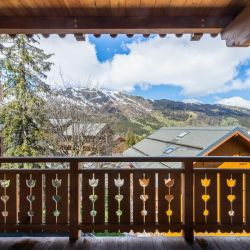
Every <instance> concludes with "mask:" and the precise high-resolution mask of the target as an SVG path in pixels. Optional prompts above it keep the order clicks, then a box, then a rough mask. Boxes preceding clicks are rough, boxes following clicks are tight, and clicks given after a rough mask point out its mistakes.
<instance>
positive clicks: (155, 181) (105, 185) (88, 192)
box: [0, 157, 250, 241]
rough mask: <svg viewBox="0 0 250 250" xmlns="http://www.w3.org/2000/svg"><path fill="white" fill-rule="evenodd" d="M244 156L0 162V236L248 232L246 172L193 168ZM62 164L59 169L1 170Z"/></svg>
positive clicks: (189, 235) (249, 209) (247, 159)
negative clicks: (110, 165)
mask: <svg viewBox="0 0 250 250" xmlns="http://www.w3.org/2000/svg"><path fill="white" fill-rule="evenodd" d="M89 162H91V163H96V164H99V163H102V162H106V163H107V162H109V163H116V162H120V163H121V162H124V163H125V162H182V163H183V167H182V168H178V169H170V168H167V167H165V168H160V169H146V168H145V169H141V168H140V169H138V168H137V169H127V168H115V169H108V168H107V169H106V168H101V167H100V168H90V169H85V168H82V165H83V164H86V163H89ZM195 162H216V164H218V162H250V157H143V158H141V157H140V158H139V157H78V158H70V157H65V158H62V157H40V158H3V157H2V158H0V163H1V165H2V168H1V169H0V198H1V200H0V231H1V232H67V233H69V237H70V239H77V238H78V237H79V232H80V231H83V232H92V231H95V232H98V231H104V230H108V231H110V232H114V231H120V232H129V231H130V230H133V231H137V232H138V231H140V232H141V231H144V230H145V231H150V232H153V231H155V230H159V231H161V232H167V231H169V230H170V231H183V233H184V237H185V238H186V240H188V241H192V240H193V235H194V231H195V232H206V231H208V232H211V231H213V232H215V231H217V230H220V231H222V232H231V231H233V232H242V231H243V230H245V231H247V232H249V231H250V169H219V168H194V167H193V164H194V163H195ZM17 163H18V164H24V163H25V164H29V166H32V164H37V163H40V164H44V163H47V164H48V163H60V164H61V163H63V164H64V168H60V169H47V168H44V169H33V168H31V169H8V168H6V169H5V168H4V167H5V165H11V166H13V165H14V166H16V165H15V164H17Z"/></svg>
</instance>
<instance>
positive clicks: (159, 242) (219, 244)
mask: <svg viewBox="0 0 250 250" xmlns="http://www.w3.org/2000/svg"><path fill="white" fill-rule="evenodd" d="M0 249H1V250H7V249H9V250H14V249H17V250H28V249H33V250H41V249H47V250H55V249H56V250H57V249H58V250H67V249H73V250H76V249H77V250H80V249H81V250H82V249H84V250H96V249H101V250H116V249H117V250H151V249H153V250H158V249H159V250H162V249H167V250H171V249H174V250H182V249H221V250H223V249H225V250H233V249H237V250H242V249H250V237H232V236H230V237H196V239H195V242H194V243H193V244H192V245H189V244H188V243H186V242H185V241H184V239H183V238H182V237H154V238H149V237H139V238H138V237H96V238H92V237H85V238H81V239H80V240H78V241H76V242H74V243H73V242H69V240H68V238H67V237H6V238H5V237H2V238H0Z"/></svg>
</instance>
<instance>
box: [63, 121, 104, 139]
mask: <svg viewBox="0 0 250 250" xmlns="http://www.w3.org/2000/svg"><path fill="white" fill-rule="evenodd" d="M106 125H107V124H106V123H80V124H71V125H70V126H68V127H67V128H66V129H65V131H64V135H65V136H72V135H73V134H75V135H80V134H81V135H83V136H97V135H98V134H99V133H100V132H101V130H102V129H103V128H104V127H105V126H106Z"/></svg>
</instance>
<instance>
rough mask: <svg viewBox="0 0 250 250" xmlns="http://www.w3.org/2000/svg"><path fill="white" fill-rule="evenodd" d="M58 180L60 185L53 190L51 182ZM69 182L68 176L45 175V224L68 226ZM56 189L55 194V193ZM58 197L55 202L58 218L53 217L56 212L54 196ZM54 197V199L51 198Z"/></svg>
mask: <svg viewBox="0 0 250 250" xmlns="http://www.w3.org/2000/svg"><path fill="white" fill-rule="evenodd" d="M56 179H58V180H59V181H61V185H60V186H59V187H57V188H55V187H54V186H53V185H52V181H53V180H56ZM68 187H69V182H68V174H60V173H59V174H47V175H46V193H45V194H46V198H45V199H46V223H47V224H68V222H69V190H68ZM56 189H57V192H56ZM57 195H58V196H59V199H60V200H59V201H58V202H57V210H58V211H59V212H60V214H59V216H57V217H56V216H55V215H54V212H55V211H56V202H55V199H57V197H56V196H57ZM53 196H54V198H53Z"/></svg>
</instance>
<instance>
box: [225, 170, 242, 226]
mask: <svg viewBox="0 0 250 250" xmlns="http://www.w3.org/2000/svg"><path fill="white" fill-rule="evenodd" d="M242 179H243V177H242V174H240V173H239V174H238V173H236V174H235V173H234V174H230V173H223V174H220V211H221V212H220V215H221V224H222V225H223V224H233V223H235V224H243V199H242V198H243V185H242ZM230 180H231V181H230ZM228 181H230V183H234V181H236V182H235V186H234V187H232V192H231V189H230V187H229V186H228V183H229V182H228ZM228 195H233V196H232V197H233V198H235V200H234V201H233V203H232V207H231V203H230V202H229V200H228V198H229V196H228ZM230 211H231V212H230ZM230 214H231V215H233V216H230Z"/></svg>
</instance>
